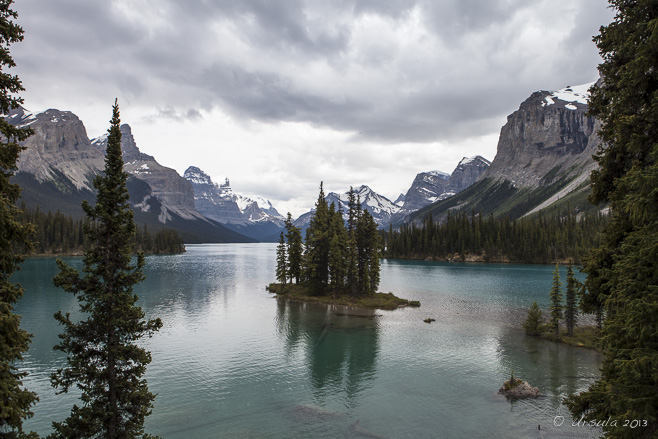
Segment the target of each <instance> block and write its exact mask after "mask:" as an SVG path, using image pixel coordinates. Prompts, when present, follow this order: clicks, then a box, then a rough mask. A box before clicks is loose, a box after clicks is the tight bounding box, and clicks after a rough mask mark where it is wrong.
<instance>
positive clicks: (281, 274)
mask: <svg viewBox="0 0 658 439" xmlns="http://www.w3.org/2000/svg"><path fill="white" fill-rule="evenodd" d="M287 277H288V255H287V249H286V238H285V236H283V232H281V236H280V237H279V245H277V247H276V280H278V281H279V282H281V284H282V285H285V284H286V279H287Z"/></svg>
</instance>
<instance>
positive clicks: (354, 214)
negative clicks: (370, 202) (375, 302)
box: [346, 186, 361, 296]
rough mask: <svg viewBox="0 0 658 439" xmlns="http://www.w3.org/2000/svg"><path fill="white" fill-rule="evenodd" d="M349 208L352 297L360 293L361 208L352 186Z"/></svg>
mask: <svg viewBox="0 0 658 439" xmlns="http://www.w3.org/2000/svg"><path fill="white" fill-rule="evenodd" d="M347 208H348V211H347V261H346V263H347V289H348V291H349V293H350V294H351V295H352V296H356V295H357V294H358V292H359V266H358V259H359V251H358V243H357V223H358V221H359V216H360V214H361V206H360V205H359V203H357V200H356V194H355V193H354V189H353V188H352V186H350V190H349V192H348V193H347Z"/></svg>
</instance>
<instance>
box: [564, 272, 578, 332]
mask: <svg viewBox="0 0 658 439" xmlns="http://www.w3.org/2000/svg"><path fill="white" fill-rule="evenodd" d="M577 290H578V280H576V278H575V277H574V273H573V266H572V265H571V264H569V266H568V267H567V289H566V292H565V299H564V324H565V326H566V327H567V335H568V336H573V329H574V327H575V326H576V324H577V323H578V294H577Z"/></svg>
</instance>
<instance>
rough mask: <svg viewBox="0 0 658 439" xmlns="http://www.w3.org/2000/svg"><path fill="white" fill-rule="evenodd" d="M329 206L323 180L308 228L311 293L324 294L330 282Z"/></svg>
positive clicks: (307, 254)
mask: <svg viewBox="0 0 658 439" xmlns="http://www.w3.org/2000/svg"><path fill="white" fill-rule="evenodd" d="M330 244H331V237H330V236H329V207H328V206H327V200H325V197H324V189H323V184H322V182H321V183H320V194H319V195H318V201H317V202H316V203H315V213H314V215H313V216H312V217H311V222H310V224H309V226H308V229H306V248H305V250H306V255H305V258H306V278H307V282H308V289H309V293H310V294H311V295H317V296H319V295H323V294H325V293H326V288H327V285H328V284H329V246H330Z"/></svg>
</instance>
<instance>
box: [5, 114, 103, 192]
mask: <svg viewBox="0 0 658 439" xmlns="http://www.w3.org/2000/svg"><path fill="white" fill-rule="evenodd" d="M7 120H8V121H9V123H11V124H12V125H14V126H22V127H27V126H29V127H30V128H32V129H33V130H34V134H33V135H32V136H30V137H28V138H27V140H25V141H24V142H23V145H24V146H25V147H26V148H27V149H26V150H25V151H23V152H22V153H21V155H20V157H19V160H18V171H19V172H25V173H27V174H31V175H33V176H34V177H35V178H36V180H37V181H39V182H44V181H56V182H57V181H58V180H60V179H62V178H66V179H68V180H70V181H71V182H72V183H73V185H74V186H75V188H77V189H78V190H92V184H91V181H92V179H93V177H94V176H95V175H96V174H97V173H98V172H99V171H100V170H101V169H103V167H104V166H105V156H104V154H103V153H102V152H99V151H98V150H97V149H95V148H92V147H91V144H90V142H89V138H88V137H87V131H86V130H85V127H84V125H83V123H82V121H81V120H80V119H78V117H77V116H76V115H75V114H73V113H71V112H70V111H59V110H54V109H50V110H47V111H44V112H42V113H36V114H34V113H31V112H29V111H27V110H25V109H24V108H20V107H19V108H17V109H15V110H12V111H11V112H10V113H9V115H8V116H7Z"/></svg>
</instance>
